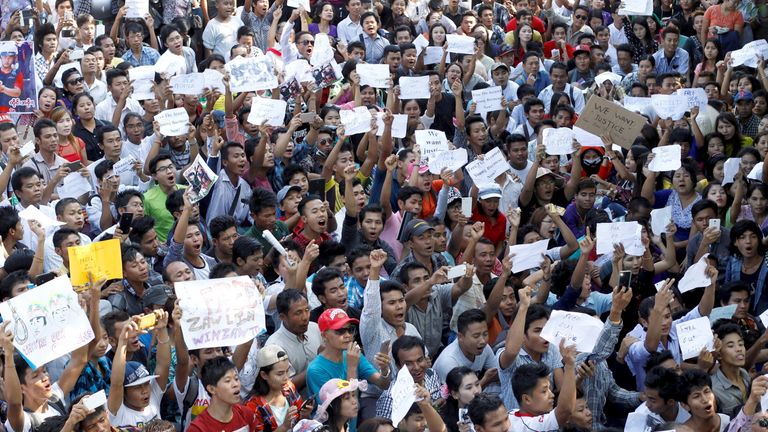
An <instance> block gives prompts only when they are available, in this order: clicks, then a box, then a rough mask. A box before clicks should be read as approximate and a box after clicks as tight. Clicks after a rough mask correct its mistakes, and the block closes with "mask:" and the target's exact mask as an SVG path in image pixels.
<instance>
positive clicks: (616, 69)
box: [611, 63, 637, 78]
mask: <svg viewBox="0 0 768 432" xmlns="http://www.w3.org/2000/svg"><path fill="white" fill-rule="evenodd" d="M611 71H612V72H613V73H615V74H616V75H618V76H620V77H622V78H623V77H625V76H627V75H629V74H631V73H633V72H637V63H632V70H631V71H629V72H624V71H623V70H621V66H619V65H618V64H617V65H614V66H613V67H611Z"/></svg>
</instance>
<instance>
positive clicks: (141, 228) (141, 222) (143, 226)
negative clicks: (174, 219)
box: [128, 216, 155, 244]
mask: <svg viewBox="0 0 768 432" xmlns="http://www.w3.org/2000/svg"><path fill="white" fill-rule="evenodd" d="M154 227H155V219H154V218H152V217H151V216H144V217H140V218H136V219H134V220H133V222H131V232H130V233H129V234H128V239H130V240H131V243H135V244H139V243H141V239H142V238H144V236H145V235H146V234H147V233H148V232H149V231H150V230H151V229H153V228H154Z"/></svg>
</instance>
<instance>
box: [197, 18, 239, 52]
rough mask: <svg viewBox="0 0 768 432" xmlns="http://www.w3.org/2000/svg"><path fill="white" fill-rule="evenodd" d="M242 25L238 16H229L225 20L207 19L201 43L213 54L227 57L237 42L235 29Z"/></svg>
mask: <svg viewBox="0 0 768 432" xmlns="http://www.w3.org/2000/svg"><path fill="white" fill-rule="evenodd" d="M242 26H243V22H242V21H240V18H238V17H230V18H229V20H227V22H221V21H219V20H217V19H212V20H210V21H208V25H206V26H205V30H204V31H203V45H205V47H206V48H208V49H209V50H212V51H213V52H214V54H220V55H221V56H222V57H224V58H225V59H228V58H229V50H230V48H232V47H233V46H234V45H235V44H236V43H237V29H239V28H240V27H242Z"/></svg>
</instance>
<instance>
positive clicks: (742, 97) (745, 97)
mask: <svg viewBox="0 0 768 432" xmlns="http://www.w3.org/2000/svg"><path fill="white" fill-rule="evenodd" d="M752 100H755V98H753V97H752V92H748V91H742V92H738V93H736V95H735V96H733V101H734V102H738V101H752Z"/></svg>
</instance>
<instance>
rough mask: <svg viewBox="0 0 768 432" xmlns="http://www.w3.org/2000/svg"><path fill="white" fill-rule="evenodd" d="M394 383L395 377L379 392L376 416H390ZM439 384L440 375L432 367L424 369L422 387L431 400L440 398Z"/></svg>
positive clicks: (434, 400)
mask: <svg viewBox="0 0 768 432" xmlns="http://www.w3.org/2000/svg"><path fill="white" fill-rule="evenodd" d="M394 385H395V378H394V377H393V378H392V383H391V384H390V385H389V388H388V389H386V390H384V393H382V394H381V397H380V398H379V400H378V402H376V417H384V418H390V417H391V416H392V395H391V394H390V391H391V390H392V386H394ZM441 386H442V383H440V377H438V376H437V372H435V371H434V369H432V368H430V369H427V370H426V371H424V388H426V389H427V391H428V392H429V398H430V399H432V402H436V401H438V400H439V399H440V398H441V396H440V387H441Z"/></svg>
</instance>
